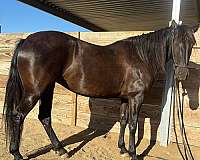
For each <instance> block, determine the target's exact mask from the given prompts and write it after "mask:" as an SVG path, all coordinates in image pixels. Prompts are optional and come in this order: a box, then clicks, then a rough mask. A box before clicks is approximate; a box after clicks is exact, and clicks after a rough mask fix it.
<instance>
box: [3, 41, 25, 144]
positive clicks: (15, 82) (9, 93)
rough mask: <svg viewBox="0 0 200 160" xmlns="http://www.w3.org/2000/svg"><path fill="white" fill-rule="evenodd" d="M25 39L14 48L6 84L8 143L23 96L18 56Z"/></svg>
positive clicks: (4, 112)
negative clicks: (14, 113)
mask: <svg viewBox="0 0 200 160" xmlns="http://www.w3.org/2000/svg"><path fill="white" fill-rule="evenodd" d="M23 42H24V39H21V40H20V41H19V43H18V44H17V45H16V48H15V50H14V54H13V58H12V61H11V66H10V73H9V78H8V81H7V86H6V95H5V102H4V108H3V118H4V121H5V132H6V143H7V142H8V141H10V138H11V136H12V135H13V120H12V117H13V112H14V111H15V109H16V107H17V105H18V104H19V102H20V99H21V96H22V90H23V89H22V85H21V79H20V76H19V72H18V69H17V56H18V52H19V49H20V48H21V45H22V44H23Z"/></svg>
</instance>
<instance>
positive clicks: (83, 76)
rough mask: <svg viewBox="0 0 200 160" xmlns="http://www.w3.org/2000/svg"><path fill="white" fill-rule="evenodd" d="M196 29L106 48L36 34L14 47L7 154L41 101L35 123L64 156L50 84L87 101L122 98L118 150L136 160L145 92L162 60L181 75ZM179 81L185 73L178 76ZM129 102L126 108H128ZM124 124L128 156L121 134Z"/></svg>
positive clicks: (164, 31) (63, 36)
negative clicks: (127, 133) (55, 127)
mask: <svg viewBox="0 0 200 160" xmlns="http://www.w3.org/2000/svg"><path fill="white" fill-rule="evenodd" d="M196 30H197V27H193V28H190V27H188V26H177V25H176V24H175V23H174V24H173V25H172V26H171V27H168V28H165V29H161V30H159V31H156V32H153V33H149V34H146V35H141V36H136V37H130V38H127V39H124V40H120V41H117V42H115V43H113V44H110V45H107V46H97V45H93V44H90V43H87V42H84V41H81V40H79V39H76V38H74V37H71V36H69V35H67V34H64V33H61V32H55V31H47V32H38V33H34V34H32V35H30V36H28V37H27V38H26V39H25V40H21V41H20V42H19V44H18V45H17V47H16V49H15V51H14V55H13V59H12V63H11V68H10V75H9V80H8V84H7V89H6V98H5V105H4V115H5V121H6V129H7V130H6V133H7V136H8V138H7V139H8V140H10V153H11V154H12V155H13V156H14V158H15V159H16V160H18V159H23V158H22V156H21V154H20V152H19V142H20V133H21V131H22V124H23V121H24V119H25V117H26V115H27V114H28V113H29V112H30V111H31V110H32V108H33V107H34V106H35V104H36V103H37V101H38V100H40V107H39V116H38V118H39V120H40V121H41V122H42V124H43V126H44V128H45V130H46V132H47V134H48V136H49V138H50V140H51V142H52V144H53V147H54V150H56V151H57V152H58V153H59V154H60V155H65V156H69V155H68V153H67V151H66V150H65V149H64V148H63V147H62V145H61V143H60V142H59V140H58V138H57V137H56V134H55V133H54V131H53V129H52V127H51V108H52V98H53V90H54V86H55V82H57V83H59V84H61V85H63V86H65V87H66V88H67V89H69V90H71V91H73V92H75V93H78V94H81V95H84V96H89V97H99V98H110V97H119V98H121V99H122V107H121V120H120V124H121V129H120V136H119V143H118V146H119V148H120V149H121V151H120V152H121V154H124V153H126V152H128V153H129V155H130V156H131V157H132V159H134V160H135V159H137V156H136V149H135V136H134V135H135V131H136V126H137V119H138V113H139V109H140V106H141V104H142V102H143V97H144V94H145V92H146V91H147V90H148V89H149V88H150V87H151V85H152V83H153V82H154V81H155V79H156V75H157V73H158V72H160V71H164V69H165V64H166V62H167V61H169V60H170V59H172V60H173V61H174V63H175V65H176V68H177V69H176V73H180V68H181V71H184V70H185V69H184V68H185V67H186V66H187V64H188V61H189V57H190V55H191V50H192V47H193V45H194V44H195V39H194V35H193V33H194V32H195V31H196ZM181 73H182V74H184V75H181V74H180V75H179V78H180V79H181V77H184V76H185V75H186V74H187V72H181ZM127 102H128V104H127ZM127 123H129V130H130V137H129V151H127V150H126V148H125V144H124V130H125V127H126V124H127Z"/></svg>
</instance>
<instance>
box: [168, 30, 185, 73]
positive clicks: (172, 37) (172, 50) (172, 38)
mask: <svg viewBox="0 0 200 160" xmlns="http://www.w3.org/2000/svg"><path fill="white" fill-rule="evenodd" d="M173 44H174V29H173V30H172V35H171V54H172V60H173V62H174V69H175V68H176V67H181V68H189V67H188V66H187V65H186V64H187V62H188V52H186V55H185V56H186V58H185V64H184V65H181V64H177V63H176V62H175V58H174V54H173V53H174V47H173Z"/></svg>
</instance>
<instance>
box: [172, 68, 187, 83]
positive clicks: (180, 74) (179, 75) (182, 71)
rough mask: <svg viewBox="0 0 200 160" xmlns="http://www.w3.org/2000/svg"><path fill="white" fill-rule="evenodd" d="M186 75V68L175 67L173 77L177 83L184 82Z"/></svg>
mask: <svg viewBox="0 0 200 160" xmlns="http://www.w3.org/2000/svg"><path fill="white" fill-rule="evenodd" d="M188 74H189V70H188V68H187V67H176V69H175V76H176V79H177V80H179V81H183V80H186V78H187V76H188Z"/></svg>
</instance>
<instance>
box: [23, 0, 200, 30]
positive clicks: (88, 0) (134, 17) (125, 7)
mask: <svg viewBox="0 0 200 160" xmlns="http://www.w3.org/2000/svg"><path fill="white" fill-rule="evenodd" d="M20 1H22V2H25V3H27V4H30V5H32V6H35V7H37V8H39V9H42V10H45V11H47V12H49V13H52V14H54V15H56V16H59V17H61V18H64V19H66V20H68V21H71V22H73V23H76V24H78V25H81V26H83V27H85V28H88V29H90V30H93V31H130V30H131V31H132V30H134V31H136V30H156V29H158V28H162V27H165V26H167V25H168V23H169V21H170V19H171V12H172V3H173V1H172V0H67V1H66V0H20ZM199 5H200V2H199V0H182V3H181V15H180V20H181V21H183V23H184V24H189V25H191V24H196V23H198V22H200V15H199V12H200V10H199V9H200V6H199Z"/></svg>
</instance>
